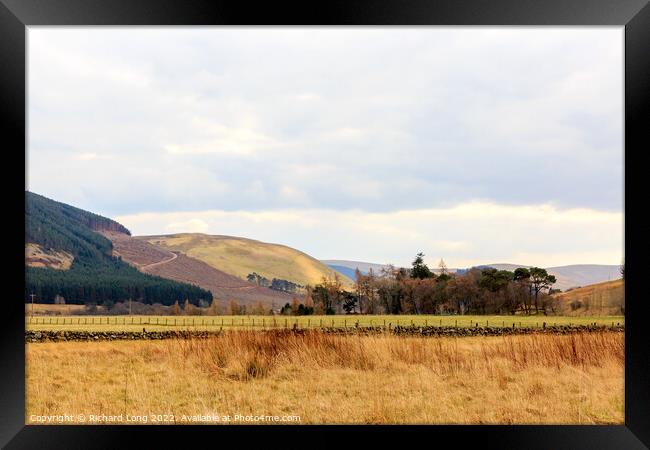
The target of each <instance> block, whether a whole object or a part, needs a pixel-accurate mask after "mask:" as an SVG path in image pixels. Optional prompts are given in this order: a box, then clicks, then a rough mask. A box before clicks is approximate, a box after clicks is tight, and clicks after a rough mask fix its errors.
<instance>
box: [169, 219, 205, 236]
mask: <svg viewBox="0 0 650 450" xmlns="http://www.w3.org/2000/svg"><path fill="white" fill-rule="evenodd" d="M209 229H210V226H209V225H208V224H207V222H205V221H203V220H201V219H189V220H186V221H183V222H172V223H169V224H167V225H166V226H165V230H166V231H167V232H169V233H205V232H207V231H208V230H209Z"/></svg>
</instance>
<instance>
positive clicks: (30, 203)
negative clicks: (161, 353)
mask: <svg viewBox="0 0 650 450" xmlns="http://www.w3.org/2000/svg"><path fill="white" fill-rule="evenodd" d="M100 230H108V231H116V232H121V233H126V234H129V235H130V234H131V233H130V232H129V230H127V229H126V228H125V227H124V226H122V225H121V224H119V223H117V222H115V221H113V220H111V219H108V218H106V217H102V216H99V215H97V214H93V213H91V212H88V211H84V210H82V209H79V208H75V207H73V206H70V205H66V204H65V203H60V202H56V201H54V200H50V199H48V198H46V197H43V196H41V195H38V194H34V193H32V192H25V242H26V243H34V244H38V245H40V246H42V247H45V248H49V249H55V250H64V251H66V252H68V253H71V254H72V255H74V261H73V263H72V266H71V267H70V269H69V270H56V269H47V268H40V267H27V266H26V267H25V301H26V302H29V301H30V294H32V293H33V294H35V295H36V300H35V301H36V302H38V303H54V298H55V297H56V296H57V295H60V296H62V297H63V298H64V299H65V302H66V303H71V304H97V305H102V304H107V305H110V304H112V303H115V302H121V301H126V300H128V299H132V300H134V301H141V302H144V303H149V304H153V303H161V304H163V305H172V304H174V303H175V302H176V301H177V300H178V301H179V302H183V301H184V300H186V299H187V300H189V302H190V303H191V304H194V305H198V304H199V301H200V300H204V301H207V302H211V301H212V294H211V293H210V292H209V291H207V290H205V289H201V288H200V287H198V286H193V285H191V284H187V283H179V282H176V281H172V280H167V279H165V278H161V277H156V276H152V275H147V274H144V273H142V272H139V271H138V270H137V269H136V268H134V267H132V266H130V265H129V264H127V263H125V262H123V261H122V260H121V258H119V257H117V258H116V257H113V256H111V254H112V249H113V245H112V243H111V241H110V240H108V239H107V238H105V237H104V236H102V235H101V234H99V233H98V231H100Z"/></svg>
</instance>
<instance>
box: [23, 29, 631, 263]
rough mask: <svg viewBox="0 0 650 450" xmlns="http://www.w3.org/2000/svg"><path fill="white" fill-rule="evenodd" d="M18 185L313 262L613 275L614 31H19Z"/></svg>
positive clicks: (618, 204) (616, 162)
mask: <svg viewBox="0 0 650 450" xmlns="http://www.w3.org/2000/svg"><path fill="white" fill-rule="evenodd" d="M28 52H29V54H28V58H29V60H28V114H29V117H28V123H29V125H28V127H29V128H28V161H27V164H28V173H27V179H28V186H27V188H28V189H29V190H31V191H34V192H37V193H39V194H42V195H45V196H47V197H50V198H53V199H55V200H58V201H63V202H65V203H70V204H72V205H75V206H78V207H80V208H83V209H87V210H90V211H93V212H96V213H99V214H102V215H106V216H109V217H112V218H115V219H116V220H118V221H119V222H121V223H122V224H124V225H125V226H126V227H128V228H129V229H130V230H131V231H132V233H133V234H136V235H140V234H162V233H175V232H190V231H191V232H203V233H211V234H227V235H235V236H245V237H250V238H253V239H259V240H263V241H268V242H277V243H283V244H286V245H289V246H292V247H296V248H298V249H300V250H303V251H305V252H307V253H309V254H311V255H312V256H315V257H316V258H320V259H352V260H361V261H370V262H378V263H386V262H391V263H394V264H398V265H402V264H403V265H407V264H409V263H410V261H411V259H412V257H413V255H414V254H415V253H416V252H418V251H423V252H424V253H425V254H426V255H427V259H428V261H429V262H431V263H433V262H437V261H438V260H439V259H440V258H441V257H442V258H444V259H445V261H446V262H447V264H448V266H450V267H466V266H470V265H473V264H482V263H495V262H509V263H518V264H531V265H539V266H553V265H564V264H581V263H594V264H619V263H620V262H621V260H622V258H623V28H622V27H617V28H596V27H583V28H567V27H556V28H543V27H537V28H519V27H517V28H483V27H481V28H479V27H474V28H469V27H465V28H450V27H442V28H441V27H402V28H380V27H372V28H365V29H361V28H347V27H337V28H330V29H326V28H311V27H309V28H292V29H289V28H280V27H278V28H275V27H260V28H246V27H229V28H209V27H208V28H164V27H157V28H112V27H103V28H56V27H30V28H29V31H28Z"/></svg>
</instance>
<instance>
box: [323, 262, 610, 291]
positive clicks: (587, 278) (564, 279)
mask: <svg viewBox="0 0 650 450" xmlns="http://www.w3.org/2000/svg"><path fill="white" fill-rule="evenodd" d="M322 262H323V263H325V264H327V265H328V266H329V267H331V268H332V269H334V270H336V271H338V272H339V273H341V274H343V275H346V276H348V277H351V278H352V279H354V271H355V269H357V268H358V269H359V271H360V272H361V273H362V274H364V275H366V274H367V273H368V269H369V268H370V267H372V269H373V271H374V272H375V273H377V274H378V273H380V271H381V268H382V267H385V266H386V265H385V264H377V263H369V262H361V261H348V260H341V259H328V260H322ZM477 267H479V268H486V267H494V268H495V269H499V270H509V271H514V270H515V269H516V268H518V267H531V266H526V265H520V264H504V263H497V264H484V265H480V266H477ZM431 269H432V270H433V271H434V272H438V269H437V268H436V267H433V268H431ZM447 270H448V271H449V272H451V273H455V272H464V271H466V270H468V269H456V268H449V269H447ZM546 270H547V271H548V272H549V273H550V274H551V275H555V277H556V278H557V282H556V283H555V285H554V286H553V287H554V288H555V289H561V290H563V291H564V290H566V289H569V288H575V287H579V286H586V285H589V284H594V283H600V282H603V281H611V280H616V279H619V278H621V273H620V269H619V266H617V265H600V264H572V265H568V266H557V267H547V268H546Z"/></svg>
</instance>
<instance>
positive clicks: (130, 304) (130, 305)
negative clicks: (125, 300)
mask: <svg viewBox="0 0 650 450" xmlns="http://www.w3.org/2000/svg"><path fill="white" fill-rule="evenodd" d="M130 315H131V297H129V316H130Z"/></svg>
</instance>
